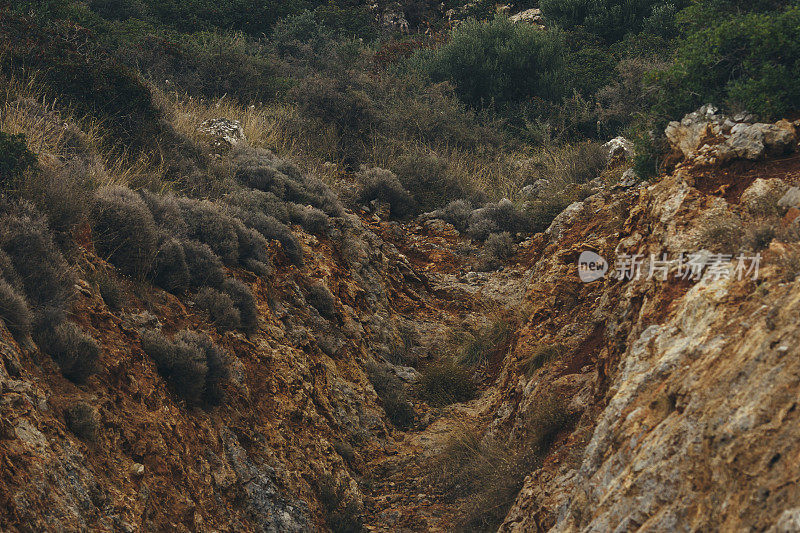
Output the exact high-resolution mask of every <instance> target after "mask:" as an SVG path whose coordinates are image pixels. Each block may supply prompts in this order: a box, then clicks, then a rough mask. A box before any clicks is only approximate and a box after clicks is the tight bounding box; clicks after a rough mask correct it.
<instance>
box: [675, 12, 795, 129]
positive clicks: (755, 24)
mask: <svg viewBox="0 0 800 533" xmlns="http://www.w3.org/2000/svg"><path fill="white" fill-rule="evenodd" d="M716 17H717V15H715V18H716ZM707 20H708V22H709V25H708V26H707V27H700V28H698V29H697V30H696V31H694V32H691V33H690V34H689V35H688V36H687V37H686V38H685V39H682V40H681V42H680V44H679V46H678V50H677V60H676V63H675V65H674V66H673V67H671V68H670V69H668V70H667V71H666V72H665V73H664V74H663V75H662V86H663V88H664V90H663V97H662V101H661V104H660V111H661V113H663V114H664V115H665V116H666V117H669V118H672V117H677V116H680V115H681V114H682V113H685V112H688V111H690V110H692V109H695V108H697V107H698V106H699V105H701V104H703V103H706V102H718V103H724V104H726V105H727V106H728V107H729V108H731V109H742V108H744V109H747V110H749V111H751V112H755V113H758V114H759V115H761V116H762V117H764V118H766V119H769V118H778V117H780V116H782V115H784V114H785V113H787V112H790V111H795V110H797V108H798V105H797V102H798V100H800V87H798V85H797V84H796V83H794V80H796V79H798V77H800V62H798V61H797V59H796V58H797V57H798V56H800V7H796V6H795V7H790V8H788V9H785V10H777V11H772V12H766V13H749V14H742V15H735V16H729V17H726V18H722V19H720V20H716V21H715V20H714V19H713V18H712V19H707Z"/></svg>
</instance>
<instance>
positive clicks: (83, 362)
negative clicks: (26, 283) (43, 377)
mask: <svg viewBox="0 0 800 533" xmlns="http://www.w3.org/2000/svg"><path fill="white" fill-rule="evenodd" d="M34 340H35V341H36V343H37V344H38V345H39V348H40V349H41V350H42V351H44V352H45V353H47V354H48V355H50V356H51V357H52V358H53V359H54V360H55V362H56V363H58V366H59V367H60V368H61V372H62V373H63V374H64V376H66V377H67V378H68V379H70V380H72V381H74V382H76V383H83V382H84V381H86V378H88V377H89V376H90V375H92V374H93V373H95V372H96V371H97V361H98V358H99V355H100V348H99V347H98V346H97V343H96V342H95V341H94V339H92V338H91V337H89V336H88V335H86V334H85V333H83V332H82V331H81V330H80V328H78V326H76V325H75V324H72V323H71V322H63V321H61V316H60V315H59V314H58V313H55V312H53V313H48V314H47V315H46V316H44V317H42V318H40V319H38V320H37V324H36V328H35V331H34Z"/></svg>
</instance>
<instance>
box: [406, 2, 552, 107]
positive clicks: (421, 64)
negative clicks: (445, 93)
mask: <svg viewBox="0 0 800 533" xmlns="http://www.w3.org/2000/svg"><path fill="white" fill-rule="evenodd" d="M564 57H565V48H564V44H563V40H562V38H561V35H560V34H558V33H557V32H552V31H550V32H543V31H540V30H539V29H537V28H536V27H534V26H533V25H530V24H513V23H512V22H511V21H509V20H508V19H507V18H505V17H497V18H495V19H494V20H492V21H488V22H480V21H477V20H469V21H467V22H464V23H463V24H460V25H459V26H458V27H457V28H456V29H454V30H453V31H452V32H451V35H450V40H449V41H448V42H447V44H445V45H443V46H441V47H439V48H436V49H432V50H420V51H418V52H417V53H416V54H414V56H413V57H412V58H411V64H412V66H413V67H414V68H416V69H417V70H419V71H420V72H422V73H423V74H425V75H426V76H428V77H429V78H430V79H431V80H433V81H449V82H451V83H452V84H453V86H454V87H455V90H456V94H458V96H459V97H460V98H461V99H462V100H463V101H464V102H466V103H467V104H469V105H470V106H473V107H485V106H490V105H493V104H497V105H499V106H507V105H510V104H519V103H521V102H525V101H528V100H530V99H532V98H540V99H544V100H550V101H558V100H560V99H561V96H562V94H563V93H564V64H563V58H564Z"/></svg>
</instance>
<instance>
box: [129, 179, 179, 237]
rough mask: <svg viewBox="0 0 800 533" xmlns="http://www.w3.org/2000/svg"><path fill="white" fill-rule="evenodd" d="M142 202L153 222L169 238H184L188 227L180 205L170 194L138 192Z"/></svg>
mask: <svg viewBox="0 0 800 533" xmlns="http://www.w3.org/2000/svg"><path fill="white" fill-rule="evenodd" d="M139 194H140V195H141V196H142V200H144V203H145V204H147V208H148V209H149V210H150V213H151V214H152V215H153V220H154V221H155V223H156V224H157V225H158V227H159V229H161V230H162V231H163V232H164V233H166V234H167V235H169V236H170V237H175V238H178V237H185V236H186V235H188V233H189V226H188V224H186V220H184V217H183V211H182V210H181V204H180V202H179V200H178V198H176V197H175V196H174V195H172V194H163V195H162V194H156V193H153V192H150V191H147V190H144V189H143V190H141V191H139Z"/></svg>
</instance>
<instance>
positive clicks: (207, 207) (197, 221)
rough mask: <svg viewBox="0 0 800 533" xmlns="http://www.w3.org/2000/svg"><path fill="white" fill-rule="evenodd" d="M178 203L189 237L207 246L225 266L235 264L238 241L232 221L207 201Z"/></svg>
mask: <svg viewBox="0 0 800 533" xmlns="http://www.w3.org/2000/svg"><path fill="white" fill-rule="evenodd" d="M178 203H179V205H180V206H181V211H182V213H183V218H184V220H185V221H186V225H187V226H188V228H189V237H190V238H191V239H194V240H196V241H199V242H202V243H203V244H206V245H208V246H209V247H210V248H211V249H212V250H213V251H214V253H215V254H217V255H218V256H219V257H220V258H221V259H222V260H223V262H224V263H225V264H227V265H234V264H236V263H237V262H238V260H239V239H238V237H237V235H236V224H235V222H234V220H233V219H232V218H231V217H230V216H228V215H227V214H226V213H224V212H223V211H222V210H221V209H220V208H219V207H218V206H216V205H214V204H213V203H211V202H209V201H198V200H191V199H189V198H180V199H179V200H178Z"/></svg>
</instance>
